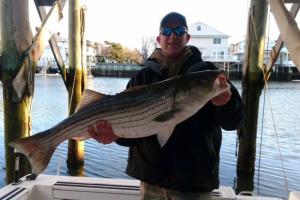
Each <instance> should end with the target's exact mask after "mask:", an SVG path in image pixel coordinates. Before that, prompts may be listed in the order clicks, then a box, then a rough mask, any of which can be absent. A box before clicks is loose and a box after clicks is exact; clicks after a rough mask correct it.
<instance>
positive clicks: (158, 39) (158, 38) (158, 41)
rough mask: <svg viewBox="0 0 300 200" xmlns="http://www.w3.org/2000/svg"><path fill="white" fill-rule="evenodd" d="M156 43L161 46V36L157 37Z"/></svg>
mask: <svg viewBox="0 0 300 200" xmlns="http://www.w3.org/2000/svg"><path fill="white" fill-rule="evenodd" d="M156 41H157V43H158V44H160V36H157V37H156Z"/></svg>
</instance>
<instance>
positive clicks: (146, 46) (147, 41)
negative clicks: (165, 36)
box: [141, 37, 158, 61]
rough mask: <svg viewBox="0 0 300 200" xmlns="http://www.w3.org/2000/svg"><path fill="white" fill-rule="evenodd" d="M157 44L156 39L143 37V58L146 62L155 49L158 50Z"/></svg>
mask: <svg viewBox="0 0 300 200" xmlns="http://www.w3.org/2000/svg"><path fill="white" fill-rule="evenodd" d="M157 47H158V45H157V42H156V38H155V37H143V38H142V52H141V53H142V58H143V61H145V60H146V59H147V58H148V57H149V54H150V52H152V51H153V50H154V49H155V48H157Z"/></svg>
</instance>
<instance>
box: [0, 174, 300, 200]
mask: <svg viewBox="0 0 300 200" xmlns="http://www.w3.org/2000/svg"><path fill="white" fill-rule="evenodd" d="M292 195H293V196H292ZM292 195H290V197H291V196H292V198H293V199H292V200H299V199H300V193H293V194H292ZM0 199H1V200H68V199H70V200H71V199H73V200H75V199H76V200H101V199H103V200H138V199H139V181H138V180H129V179H108V178H91V177H71V176H53V175H45V174H40V175H39V176H38V177H37V178H36V179H35V180H26V178H25V177H24V178H22V179H21V181H20V182H19V183H18V184H10V185H7V186H6V187H4V188H2V189H1V190H0ZM213 199H216V200H217V199H226V200H231V199H232V200H233V199H234V200H237V199H241V200H254V199H255V200H278V198H269V197H260V196H259V197H258V196H257V197H254V196H245V195H235V193H234V191H233V189H232V188H230V187H220V188H219V189H217V190H214V191H213ZM290 199H291V198H290Z"/></svg>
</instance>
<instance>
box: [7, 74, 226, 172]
mask: <svg viewBox="0 0 300 200" xmlns="http://www.w3.org/2000/svg"><path fill="white" fill-rule="evenodd" d="M229 88H230V86H229V84H228V83H227V82H226V79H225V75H224V73H223V72H222V71H218V70H209V71H202V72H193V73H188V74H185V75H182V76H176V77H173V78H170V79H167V80H164V81H161V82H158V83H154V84H151V85H144V86H138V87H134V88H130V89H128V90H126V91H124V92H121V93H118V94H116V95H104V94H100V93H97V92H95V91H91V90H85V92H84V94H83V97H82V100H81V102H80V104H79V106H78V109H77V111H76V112H75V114H73V115H71V116H69V117H68V118H66V119H64V120H63V121H61V122H60V123H58V124H57V125H55V126H54V127H52V128H50V129H48V130H45V131H43V132H40V133H37V134H35V135H32V136H29V137H26V138H21V139H18V140H16V141H13V142H11V143H10V145H11V146H12V147H13V148H15V149H17V150H18V151H19V152H20V153H22V154H24V155H26V156H27V158H28V159H29V161H30V163H31V166H32V169H33V172H34V173H35V174H39V173H40V172H42V171H43V170H44V169H45V168H46V167H47V165H48V163H49V161H50V159H51V157H52V154H53V153H54V151H55V149H56V147H57V146H58V145H59V144H61V143H62V142H63V141H65V140H67V139H72V138H77V139H87V138H90V135H89V133H88V132H87V130H88V126H91V125H95V124H96V122H97V121H98V120H105V121H107V122H109V123H110V124H111V126H112V129H113V131H114V133H115V134H116V135H117V136H119V137H122V138H141V137H147V136H150V135H157V139H158V141H159V144H160V145H161V146H163V145H165V144H166V142H167V141H168V139H169V137H170V136H171V134H172V132H173V129H174V128H175V126H176V125H177V124H178V123H180V122H182V121H184V120H185V119H187V118H189V117H191V116H192V115H194V114H195V113H196V112H197V111H198V110H199V109H200V108H201V107H203V106H204V105H205V104H206V103H207V102H208V101H209V100H210V99H212V98H213V97H215V96H217V95H219V94H221V93H223V92H224V91H226V90H228V89H229Z"/></svg>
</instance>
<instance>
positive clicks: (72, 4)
mask: <svg viewBox="0 0 300 200" xmlns="http://www.w3.org/2000/svg"><path fill="white" fill-rule="evenodd" d="M81 56H82V55H81V23H80V0H69V74H68V85H67V89H68V93H69V114H70V115H71V114H73V113H74V112H75V109H76V106H77V105H78V104H79V102H80V99H81V95H82V92H83V89H84V73H83V71H84V70H83V66H82V62H81ZM67 164H68V168H69V169H70V170H72V169H74V168H80V167H82V166H83V164H84V142H83V141H78V140H74V139H72V140H69V143H68V158H67Z"/></svg>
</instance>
